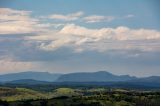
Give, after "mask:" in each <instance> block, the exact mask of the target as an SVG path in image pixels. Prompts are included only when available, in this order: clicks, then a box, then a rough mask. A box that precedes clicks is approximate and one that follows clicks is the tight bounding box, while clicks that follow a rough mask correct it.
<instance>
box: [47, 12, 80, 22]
mask: <svg viewBox="0 0 160 106" xmlns="http://www.w3.org/2000/svg"><path fill="white" fill-rule="evenodd" d="M82 15H83V12H82V11H79V12H76V13H72V14H67V15H62V14H53V15H51V16H49V18H50V19H55V20H63V21H75V20H78V19H79V18H80V17H81V16H82Z"/></svg>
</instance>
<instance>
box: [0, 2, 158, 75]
mask: <svg viewBox="0 0 160 106" xmlns="http://www.w3.org/2000/svg"><path fill="white" fill-rule="evenodd" d="M159 4H160V2H159V0H121V1H120V0H119V1H118V0H67V1H66V0H45V1H44V0H5V1H4V0H0V66H1V68H0V74H4V73H13V72H21V71H48V72H52V73H69V72H80V71H83V72H84V71H101V70H106V71H109V72H112V73H114V74H130V75H135V76H149V75H160V71H159V70H160V57H159V53H160V43H159V42H160V22H159V19H160V14H159V12H158V11H159V7H158V5H159Z"/></svg>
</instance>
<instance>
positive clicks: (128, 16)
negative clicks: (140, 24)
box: [125, 14, 135, 18]
mask: <svg viewBox="0 0 160 106" xmlns="http://www.w3.org/2000/svg"><path fill="white" fill-rule="evenodd" d="M134 17H135V15H133V14H128V15H126V16H125V18H134Z"/></svg>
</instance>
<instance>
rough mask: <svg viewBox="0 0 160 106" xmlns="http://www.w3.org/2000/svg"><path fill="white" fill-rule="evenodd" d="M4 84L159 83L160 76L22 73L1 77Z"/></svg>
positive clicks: (102, 72)
mask: <svg viewBox="0 0 160 106" xmlns="http://www.w3.org/2000/svg"><path fill="white" fill-rule="evenodd" d="M0 82H3V83H37V84H43V83H51V82H59V83H61V82H127V83H156V84H157V83H158V84H160V76H150V77H142V78H137V77H135V76H130V75H114V74H112V73H109V72H107V71H98V72H79V73H69V74H58V73H57V74H53V73H48V72H32V71H28V72H20V73H12V74H5V75H0Z"/></svg>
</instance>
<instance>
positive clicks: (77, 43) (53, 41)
mask: <svg viewBox="0 0 160 106" xmlns="http://www.w3.org/2000/svg"><path fill="white" fill-rule="evenodd" d="M27 39H30V40H34V41H41V42H42V43H41V45H40V46H39V48H40V49H42V50H47V51H54V50H56V49H58V48H61V47H69V48H72V49H73V50H74V51H76V52H78V51H79V52H82V51H84V50H85V51H89V50H91V51H92V50H95V51H99V52H106V51H108V50H123V49H124V50H125V49H126V50H132V49H133V50H136V49H137V50H141V51H159V50H160V48H159V44H160V43H159V40H160V32H159V31H156V30H149V29H130V28H128V27H123V26H120V27H117V28H101V29H89V28H85V27H81V26H77V25H74V24H68V25H65V26H64V27H63V28H62V29H60V30H59V31H56V32H52V33H47V34H44V35H43V34H42V35H37V36H30V37H27Z"/></svg>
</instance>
